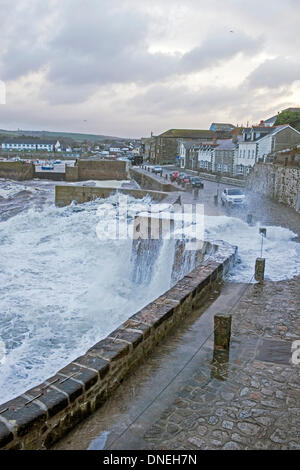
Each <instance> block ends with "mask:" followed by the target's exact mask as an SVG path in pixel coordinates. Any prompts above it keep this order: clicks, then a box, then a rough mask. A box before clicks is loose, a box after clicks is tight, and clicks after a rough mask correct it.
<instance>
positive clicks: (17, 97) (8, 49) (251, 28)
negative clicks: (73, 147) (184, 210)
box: [0, 0, 300, 137]
mask: <svg viewBox="0 0 300 470" xmlns="http://www.w3.org/2000/svg"><path fill="white" fill-rule="evenodd" d="M0 6H1V12H2V14H1V28H0V39H1V48H0V80H2V81H4V82H5V84H6V91H7V94H6V95H7V96H6V105H0V127H1V128H7V129H14V128H22V129H48V130H60V131H63V130H65V131H74V132H90V133H98V134H107V135H117V136H124V137H125V136H131V137H140V136H147V135H149V134H150V132H151V131H153V132H154V133H160V132H163V131H164V130H166V129H168V128H172V127H181V128H208V127H209V125H210V123H211V122H212V121H219V122H232V123H233V124H237V123H239V124H242V123H243V124H246V123H247V121H249V123H251V122H253V123H255V122H258V121H259V120H260V119H264V118H267V117H270V116H272V115H273V114H276V113H277V111H280V110H281V109H283V108H284V107H287V106H296V105H300V53H299V51H300V36H299V34H298V26H299V20H300V1H299V0H285V1H284V2H283V1H282V0H265V1H264V2H261V0H252V1H251V2H242V1H241V0H210V1H209V2H208V1H207V0H205V1H202V0H185V1H184V2H182V0H180V1H177V0H151V1H150V0H149V1H148V0H143V1H140V0H47V2H45V1H44V0H14V2H11V0H0Z"/></svg>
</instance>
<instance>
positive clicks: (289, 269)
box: [205, 216, 300, 282]
mask: <svg viewBox="0 0 300 470" xmlns="http://www.w3.org/2000/svg"><path fill="white" fill-rule="evenodd" d="M259 227H260V224H256V225H254V226H249V225H248V224H247V223H245V222H244V221H242V220H240V219H238V218H235V217H227V216H219V217H218V216H214V217H213V216H207V217H205V238H206V239H208V240H218V239H219V240H224V241H226V242H228V243H231V244H232V245H237V246H238V254H239V258H240V263H239V264H237V265H236V266H235V269H234V270H233V271H232V273H231V274H230V275H229V279H230V280H232V281H237V282H248V281H249V280H250V279H251V278H252V276H253V273H254V265H255V260H256V258H258V257H260V256H261V242H262V237H261V235H260V234H259ZM264 227H266V229H267V237H266V238H264V239H263V252H262V255H263V257H264V258H266V267H265V278H266V279H269V280H272V281H280V280H284V279H290V278H292V277H293V276H297V275H299V274H300V244H299V243H296V242H295V241H294V238H296V236H297V235H296V234H295V233H293V232H292V231H291V230H289V229H287V228H283V227H276V226H266V225H264Z"/></svg>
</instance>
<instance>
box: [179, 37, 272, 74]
mask: <svg viewBox="0 0 300 470" xmlns="http://www.w3.org/2000/svg"><path fill="white" fill-rule="evenodd" d="M262 44H263V38H262V37H259V38H251V37H250V36H248V35H246V34H245V33H243V32H239V31H233V30H232V31H223V32H214V33H213V34H212V35H211V36H210V37H208V38H207V39H206V40H205V41H204V42H203V43H202V44H201V45H200V46H199V47H195V48H194V49H192V50H191V51H190V52H188V53H186V54H185V55H184V56H183V58H182V60H181V65H182V68H183V70H185V71H186V72H190V71H195V70H201V69H204V68H206V67H210V66H214V65H217V64H218V63H220V62H222V61H224V60H228V59H231V58H232V57H234V56H235V55H236V54H238V53H243V54H245V55H253V54H255V53H257V51H258V50H259V48H261V47H262Z"/></svg>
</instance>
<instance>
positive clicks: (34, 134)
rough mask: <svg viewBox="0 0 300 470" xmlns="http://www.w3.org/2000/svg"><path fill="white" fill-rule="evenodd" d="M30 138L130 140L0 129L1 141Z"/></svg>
mask: <svg viewBox="0 0 300 470" xmlns="http://www.w3.org/2000/svg"><path fill="white" fill-rule="evenodd" d="M22 135H26V136H30V137H39V138H47V139H58V140H59V139H63V140H69V141H76V142H83V141H84V140H87V141H89V142H99V141H100V140H108V141H114V140H118V141H125V140H130V138H128V139H126V138H123V137H113V136H110V135H97V134H78V133H76V132H50V131H24V130H17V131H7V130H5V129H0V139H1V140H3V138H5V137H18V136H22Z"/></svg>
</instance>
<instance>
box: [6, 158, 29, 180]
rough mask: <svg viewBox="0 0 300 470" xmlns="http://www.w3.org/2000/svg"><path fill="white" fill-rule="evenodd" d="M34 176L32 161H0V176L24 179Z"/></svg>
mask: <svg viewBox="0 0 300 470" xmlns="http://www.w3.org/2000/svg"><path fill="white" fill-rule="evenodd" d="M34 177H35V168H34V165H33V164H32V163H25V162H0V178H7V179H12V180H18V181H24V180H31V179H33V178H34Z"/></svg>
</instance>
